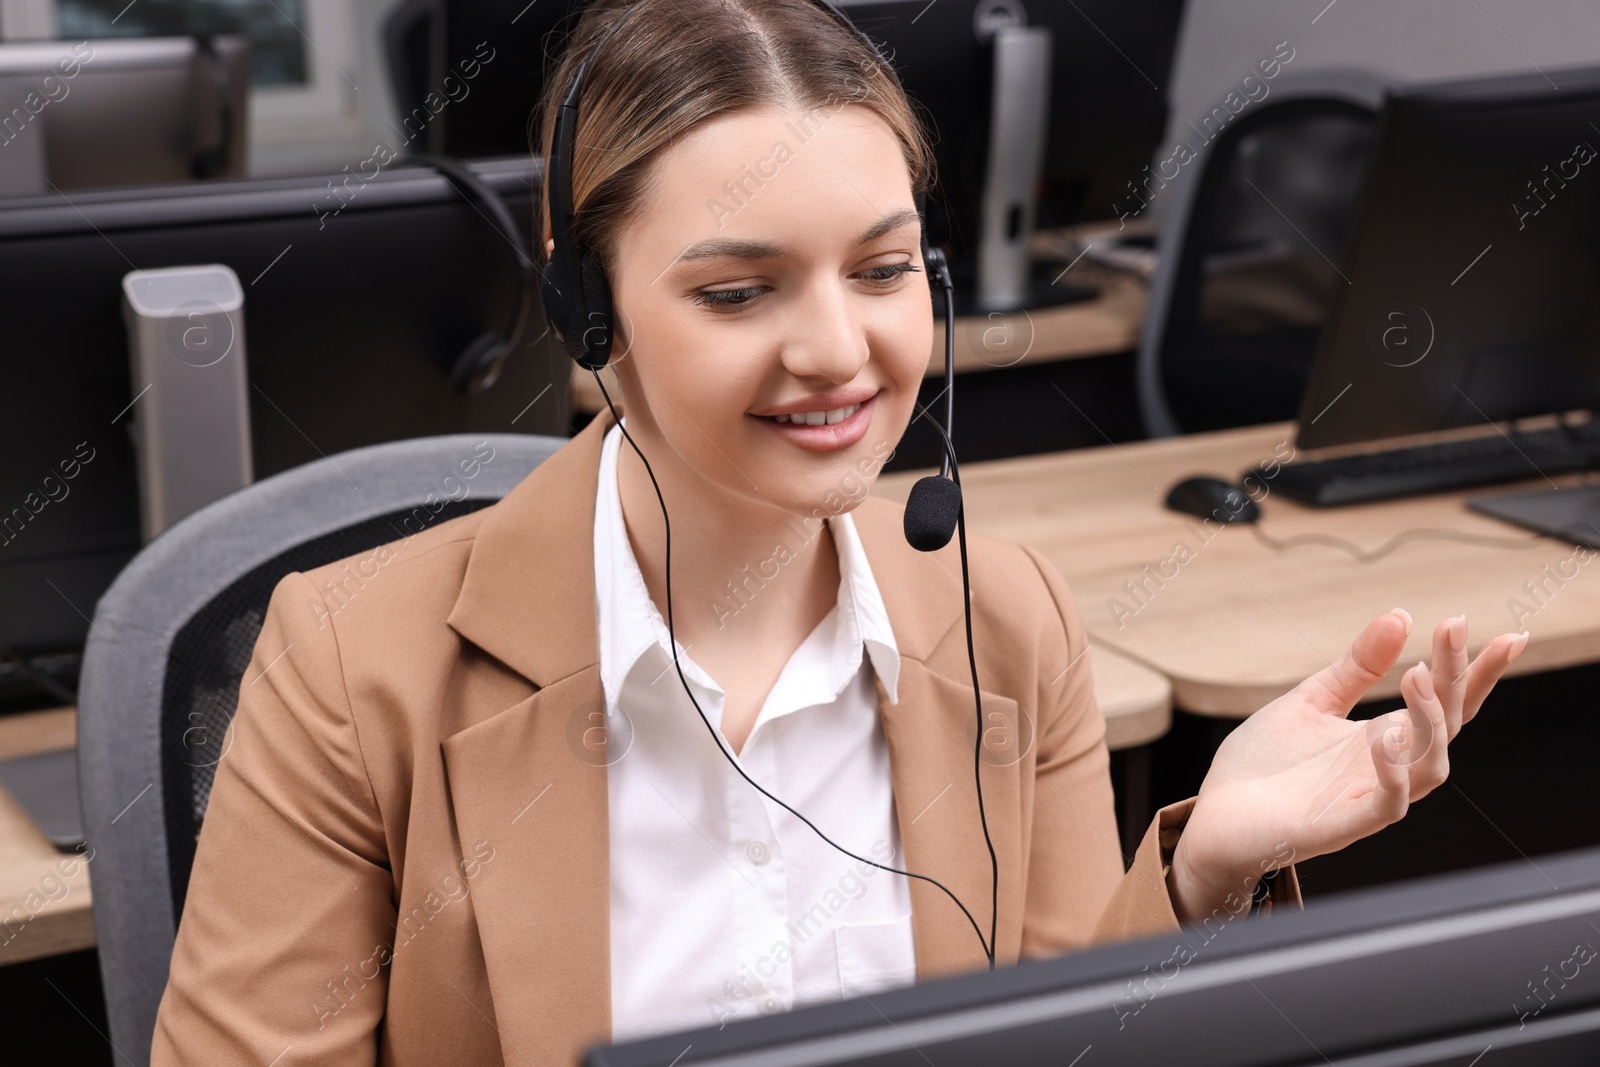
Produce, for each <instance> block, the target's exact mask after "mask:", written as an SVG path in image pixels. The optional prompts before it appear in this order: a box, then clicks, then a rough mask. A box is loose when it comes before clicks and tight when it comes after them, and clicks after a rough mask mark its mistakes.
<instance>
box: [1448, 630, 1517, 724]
mask: <svg viewBox="0 0 1600 1067" xmlns="http://www.w3.org/2000/svg"><path fill="white" fill-rule="evenodd" d="M1527 647H1528V635H1527V634H1526V633H1516V634H1501V635H1500V636H1499V637H1496V638H1495V639H1494V640H1493V641H1490V642H1489V643H1488V644H1487V645H1485V646H1484V647H1483V650H1482V651H1480V652H1479V653H1478V658H1477V659H1475V660H1473V661H1472V665H1471V666H1470V667H1468V668H1467V684H1466V686H1465V691H1464V693H1463V696H1462V704H1461V721H1462V722H1471V721H1472V717H1473V716H1474V715H1476V714H1478V709H1479V708H1480V707H1482V706H1483V701H1484V698H1485V697H1487V696H1488V695H1489V690H1491V689H1493V688H1494V683H1496V682H1498V681H1499V680H1500V677H1501V675H1503V674H1505V671H1506V668H1507V667H1508V666H1510V665H1511V661H1512V660H1514V659H1516V658H1517V657H1518V656H1520V655H1522V650H1523V649H1525V648H1527Z"/></svg>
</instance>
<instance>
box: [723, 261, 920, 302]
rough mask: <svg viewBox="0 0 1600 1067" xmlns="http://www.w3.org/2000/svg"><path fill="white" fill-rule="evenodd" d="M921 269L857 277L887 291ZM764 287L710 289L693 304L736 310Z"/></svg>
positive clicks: (878, 270)
mask: <svg viewBox="0 0 1600 1067" xmlns="http://www.w3.org/2000/svg"><path fill="white" fill-rule="evenodd" d="M921 270H922V268H921V267H917V266H913V265H912V264H910V263H886V264H884V265H883V266H881V267H869V268H868V269H867V270H864V271H861V272H860V274H858V275H857V277H861V278H866V279H867V280H869V281H871V282H873V283H875V284H874V286H873V288H876V289H887V288H890V287H892V286H893V285H894V283H895V280H896V279H897V278H898V277H899V276H900V275H902V274H909V273H912V272H913V271H915V272H918V273H920V272H921ZM764 288H765V286H759V285H752V286H746V287H745V288H743V289H712V290H705V291H702V292H699V293H696V294H695V297H694V302H695V303H696V304H703V305H706V306H709V307H712V308H730V309H738V308H742V307H748V306H749V305H750V304H751V303H752V302H754V300H755V298H756V297H758V296H760V295H761V292H762V290H763V289H764Z"/></svg>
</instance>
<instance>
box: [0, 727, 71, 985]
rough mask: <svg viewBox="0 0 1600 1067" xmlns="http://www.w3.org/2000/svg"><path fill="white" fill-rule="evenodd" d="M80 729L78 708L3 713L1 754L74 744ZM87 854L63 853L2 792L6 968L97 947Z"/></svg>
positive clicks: (0, 889)
mask: <svg viewBox="0 0 1600 1067" xmlns="http://www.w3.org/2000/svg"><path fill="white" fill-rule="evenodd" d="M77 732H78V724H77V713H76V711H75V710H74V709H72V708H57V709H54V710H52V711H34V712H27V713H24V714H21V715H9V716H6V717H5V718H0V759H9V758H10V757H12V756H29V755H33V754H34V753H37V752H50V751H53V750H55V749H60V748H70V747H72V746H73V745H74V744H76V742H77ZM84 854H85V853H84V852H61V851H58V850H57V849H56V847H55V846H54V845H52V844H51V843H50V842H49V840H48V839H47V838H46V837H45V836H44V835H43V834H42V833H40V832H39V828H38V827H37V826H35V825H34V823H33V820H32V819H30V818H29V817H28V815H27V813H26V812H24V811H23V810H22V809H21V808H20V807H18V805H17V802H16V801H14V800H12V799H11V797H10V796H9V795H8V794H7V793H6V792H5V790H3V789H0V966H3V965H5V964H8V963H21V962H22V961H23V960H33V959H39V958H41V957H44V956H54V955H57V954H58V953H62V952H76V951H77V950H79V949H85V948H92V947H93V946H94V916H93V913H92V909H91V905H92V903H93V900H92V898H91V896H90V892H89V864H88V863H85V862H84V860H83V856H84ZM64 871H70V872H71V875H70V877H67V876H64V875H63V872H64Z"/></svg>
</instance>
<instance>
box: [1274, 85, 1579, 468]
mask: <svg viewBox="0 0 1600 1067" xmlns="http://www.w3.org/2000/svg"><path fill="white" fill-rule="evenodd" d="M1547 73H1548V75H1549V77H1548V78H1547V77H1545V76H1544V75H1543V74H1528V75H1514V76H1510V77H1494V78H1479V79H1471V80H1464V81H1452V82H1448V83H1440V84H1424V85H1417V86H1411V87H1405V88H1396V89H1393V90H1391V91H1390V92H1389V94H1388V97H1387V100H1386V103H1385V107H1384V113H1383V119H1382V123H1381V129H1380V132H1379V147H1378V152H1377V157H1376V159H1375V161H1374V164H1373V168H1372V171H1371V175H1370V178H1369V179H1368V183H1367V187H1366V190H1365V193H1364V196H1363V200H1362V205H1361V208H1360V209H1359V212H1358V215H1357V222H1356V228H1355V230H1354V234H1353V236H1352V238H1351V246H1350V248H1349V250H1348V252H1347V254H1346V255H1345V257H1344V263H1343V271H1342V273H1343V275H1344V278H1345V284H1343V285H1340V286H1339V287H1338V290H1339V292H1338V296H1337V298H1336V300H1335V304H1334V310H1333V315H1332V318H1331V319H1330V320H1329V325H1328V327H1327V328H1326V329H1325V330H1324V331H1323V333H1322V337H1321V339H1320V343H1319V347H1318V350H1317V355H1316V359H1315V362H1314V364H1313V366H1312V370H1311V375H1310V379H1309V383H1308V385H1307V389H1306V393H1305V397H1304V400H1303V402H1302V404H1301V408H1300V429H1299V436H1298V438H1297V441H1296V443H1297V444H1298V445H1299V447H1301V448H1305V449H1317V448H1323V447H1327V446H1334V445H1344V444H1350V443H1354V442H1364V441H1374V440H1379V439H1384V438H1392V437H1400V436H1405V435H1411V434H1419V433H1427V432H1430V431H1436V430H1446V429H1451V428H1455V427H1466V426H1474V425H1479V426H1483V427H1484V429H1486V430H1487V429H1489V427H1488V425H1487V424H1489V423H1494V422H1500V421H1504V420H1511V419H1518V418H1523V417H1527V416H1533V415H1543V414H1548V413H1554V412H1567V411H1572V410H1574V409H1580V408H1594V407H1596V406H1600V300H1597V299H1596V294H1597V293H1600V164H1595V163H1594V161H1595V160H1596V157H1597V156H1600V128H1597V127H1596V124H1595V122H1596V117H1597V116H1600V68H1588V69H1581V70H1561V71H1555V70H1552V71H1548V72H1547ZM1324 251H1326V252H1328V254H1330V255H1337V254H1338V253H1337V251H1335V250H1332V249H1325V250H1324ZM1533 474H1534V472H1532V471H1528V472H1527V475H1530V476H1531V475H1533Z"/></svg>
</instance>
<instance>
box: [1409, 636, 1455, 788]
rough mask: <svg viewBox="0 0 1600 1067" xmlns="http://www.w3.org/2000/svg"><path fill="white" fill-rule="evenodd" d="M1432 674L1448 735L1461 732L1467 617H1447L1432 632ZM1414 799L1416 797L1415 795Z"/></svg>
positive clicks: (1450, 736)
mask: <svg viewBox="0 0 1600 1067" xmlns="http://www.w3.org/2000/svg"><path fill="white" fill-rule="evenodd" d="M1431 677H1432V681H1433V685H1434V688H1435V689H1437V690H1438V696H1439V703H1440V705H1441V706H1442V707H1443V709H1444V720H1445V724H1446V726H1447V727H1448V732H1447V733H1446V734H1445V736H1446V737H1447V738H1452V739H1453V738H1454V737H1455V736H1456V734H1457V733H1459V732H1460V731H1461V721H1462V711H1461V709H1462V705H1463V704H1464V702H1465V696H1466V683H1467V617H1466V616H1465V615H1457V616H1455V617H1454V618H1452V619H1445V620H1444V621H1443V622H1441V623H1440V624H1439V625H1438V626H1437V627H1435V629H1434V631H1433V669H1432V671H1431ZM1411 799H1413V800H1415V799H1416V797H1415V796H1413V797H1412V798H1411Z"/></svg>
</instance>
